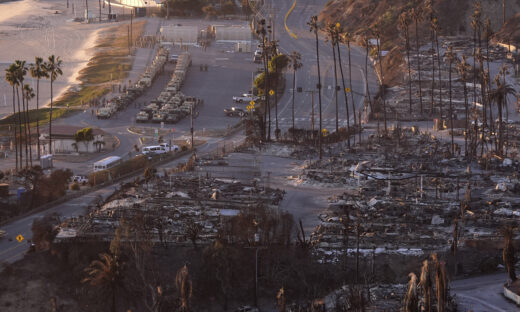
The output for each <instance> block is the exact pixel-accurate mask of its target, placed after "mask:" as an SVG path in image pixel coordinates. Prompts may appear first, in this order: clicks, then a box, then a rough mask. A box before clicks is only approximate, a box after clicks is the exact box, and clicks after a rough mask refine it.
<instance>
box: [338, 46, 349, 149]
mask: <svg viewBox="0 0 520 312" xmlns="http://www.w3.org/2000/svg"><path fill="white" fill-rule="evenodd" d="M337 49H338V61H339V71H340V73H341V82H342V84H343V94H344V96H345V109H346V111H347V146H348V148H350V113H349V110H348V97H347V90H346V86H345V77H344V75H343V65H342V62H341V53H340V49H339V44H338V45H337ZM350 92H352V89H351V90H350Z"/></svg>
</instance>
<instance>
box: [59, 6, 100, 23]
mask: <svg viewBox="0 0 520 312" xmlns="http://www.w3.org/2000/svg"><path fill="white" fill-rule="evenodd" d="M98 5H99V22H100V23H101V0H98ZM67 7H68V6H67Z"/></svg>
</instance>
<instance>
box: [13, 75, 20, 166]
mask: <svg viewBox="0 0 520 312" xmlns="http://www.w3.org/2000/svg"><path fill="white" fill-rule="evenodd" d="M13 121H14V127H13V128H14V150H15V152H14V154H15V156H16V171H17V172H18V169H19V166H18V129H17V128H16V127H17V124H16V105H15V92H14V84H13Z"/></svg>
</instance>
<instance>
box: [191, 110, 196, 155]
mask: <svg viewBox="0 0 520 312" xmlns="http://www.w3.org/2000/svg"><path fill="white" fill-rule="evenodd" d="M193 105H195V103H194V102H192V104H191V129H190V131H191V150H192V151H193Z"/></svg>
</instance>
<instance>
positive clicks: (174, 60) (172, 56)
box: [170, 54, 179, 64]
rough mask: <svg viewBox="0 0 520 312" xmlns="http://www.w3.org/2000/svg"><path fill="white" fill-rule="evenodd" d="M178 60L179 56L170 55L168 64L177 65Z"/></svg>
mask: <svg viewBox="0 0 520 312" xmlns="http://www.w3.org/2000/svg"><path fill="white" fill-rule="evenodd" d="M178 60H179V56H178V55H177V54H172V55H170V62H171V63H173V64H177V61H178Z"/></svg>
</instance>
